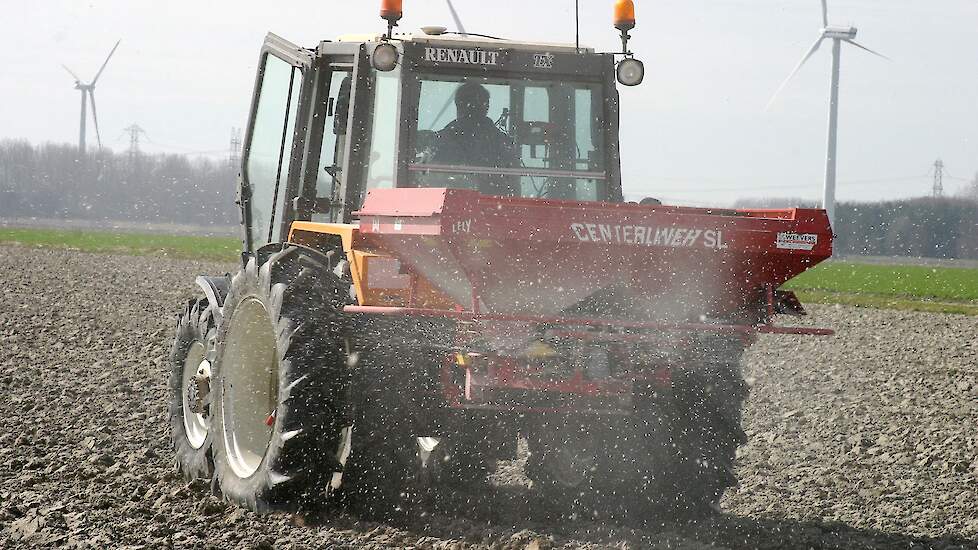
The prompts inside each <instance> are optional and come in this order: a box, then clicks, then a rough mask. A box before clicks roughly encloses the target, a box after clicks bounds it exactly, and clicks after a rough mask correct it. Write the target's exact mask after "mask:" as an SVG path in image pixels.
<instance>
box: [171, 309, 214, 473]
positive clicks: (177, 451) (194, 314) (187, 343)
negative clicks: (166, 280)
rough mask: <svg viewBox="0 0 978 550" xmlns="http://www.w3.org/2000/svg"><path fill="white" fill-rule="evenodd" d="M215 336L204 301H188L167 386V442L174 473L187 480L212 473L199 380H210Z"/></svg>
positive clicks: (207, 415)
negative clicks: (168, 420)
mask: <svg viewBox="0 0 978 550" xmlns="http://www.w3.org/2000/svg"><path fill="white" fill-rule="evenodd" d="M215 336H216V327H215V323H214V317H213V315H212V312H211V310H210V308H209V307H208V303H207V299H206V298H202V299H199V300H191V301H190V302H188V303H187V306H186V307H185V308H184V311H183V313H182V314H181V315H180V317H179V319H178V320H177V327H176V335H175V336H174V339H173V346H172V347H171V348H170V357H169V365H170V373H169V380H168V384H167V402H168V412H169V418H170V441H171V442H172V444H173V452H174V457H175V464H176V468H177V471H179V472H180V473H181V474H182V475H183V477H184V479H186V480H187V481H192V480H194V479H208V478H210V477H211V475H212V474H213V472H214V464H213V462H212V460H211V431H210V429H209V428H210V406H209V405H208V398H207V396H206V393H207V388H206V387H200V385H199V384H198V381H199V380H206V379H208V378H209V377H210V368H211V364H212V363H213V361H214V338H215ZM198 374H199V376H198ZM204 385H205V386H206V384H204ZM201 393H203V394H204V395H201Z"/></svg>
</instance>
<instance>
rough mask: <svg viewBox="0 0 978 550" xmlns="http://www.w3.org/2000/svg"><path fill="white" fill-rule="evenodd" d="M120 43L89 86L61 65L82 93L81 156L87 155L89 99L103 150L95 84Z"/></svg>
mask: <svg viewBox="0 0 978 550" xmlns="http://www.w3.org/2000/svg"><path fill="white" fill-rule="evenodd" d="M120 42H122V40H119V41H117V42H116V43H115V46H112V51H110V52H109V55H108V56H107V57H106V58H105V61H104V62H103V63H102V67H101V68H100V69H99V70H98V72H97V73H95V78H93V79H92V81H91V82H89V83H88V84H86V83H84V82H82V80H81V78H79V77H78V75H77V74H75V72H74V71H72V70H71V69H69V68H68V67H67V66H66V65H64V64H62V65H61V66H62V67H64V70H66V71H68V74H70V75H71V76H72V78H74V79H75V89H76V90H78V91H79V92H81V123H80V128H79V131H78V152H79V154H85V121H86V119H87V118H88V117H87V116H86V114H87V111H88V100H89V99H91V100H92V119H93V120H94V121H95V138H96V139H97V140H98V147H99V149H101V148H102V136H101V135H100V134H99V130H98V111H97V110H96V108H95V83H96V82H98V77H100V76H102V71H104V70H105V66H106V65H108V64H109V59H110V58H111V57H112V54H114V53H115V49H116V48H118V47H119V43H120Z"/></svg>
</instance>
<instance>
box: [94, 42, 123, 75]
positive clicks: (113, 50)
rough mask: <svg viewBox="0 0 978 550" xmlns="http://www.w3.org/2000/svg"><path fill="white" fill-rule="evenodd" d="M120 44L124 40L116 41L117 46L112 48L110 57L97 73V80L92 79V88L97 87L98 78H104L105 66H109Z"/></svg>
mask: <svg viewBox="0 0 978 550" xmlns="http://www.w3.org/2000/svg"><path fill="white" fill-rule="evenodd" d="M120 42H122V40H118V41H116V43H115V46H112V51H110V52H109V55H108V57H106V58H105V62H104V63H102V67H101V68H100V69H99V70H98V72H97V73H95V78H93V79H92V84H91V85H92V86H94V85H95V82H96V81H97V80H98V77H100V76H102V71H104V70H105V66H106V65H108V64H109V59H111V58H112V54H114V53H115V49H116V48H118V47H119V43H120Z"/></svg>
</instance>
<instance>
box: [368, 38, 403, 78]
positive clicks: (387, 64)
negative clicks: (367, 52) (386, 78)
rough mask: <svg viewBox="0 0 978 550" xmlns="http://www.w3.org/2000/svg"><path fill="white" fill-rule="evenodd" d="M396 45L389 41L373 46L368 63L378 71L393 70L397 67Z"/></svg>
mask: <svg viewBox="0 0 978 550" xmlns="http://www.w3.org/2000/svg"><path fill="white" fill-rule="evenodd" d="M397 57H398V55H397V47H396V46H394V45H393V44H390V43H384V44H381V45H379V46H377V47H376V48H374V53H373V56H371V58H370V64H371V65H373V66H374V68H375V69H377V70H378V71H383V72H385V73H386V72H388V71H393V70H394V67H397Z"/></svg>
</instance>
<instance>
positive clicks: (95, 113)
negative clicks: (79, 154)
mask: <svg viewBox="0 0 978 550" xmlns="http://www.w3.org/2000/svg"><path fill="white" fill-rule="evenodd" d="M88 97H89V99H91V100H92V119H94V120H95V139H96V140H98V148H99V149H101V148H102V135H101V134H100V133H99V131H98V110H96V109H95V90H93V89H91V88H89V89H88Z"/></svg>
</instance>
